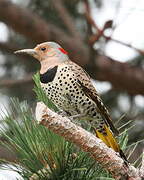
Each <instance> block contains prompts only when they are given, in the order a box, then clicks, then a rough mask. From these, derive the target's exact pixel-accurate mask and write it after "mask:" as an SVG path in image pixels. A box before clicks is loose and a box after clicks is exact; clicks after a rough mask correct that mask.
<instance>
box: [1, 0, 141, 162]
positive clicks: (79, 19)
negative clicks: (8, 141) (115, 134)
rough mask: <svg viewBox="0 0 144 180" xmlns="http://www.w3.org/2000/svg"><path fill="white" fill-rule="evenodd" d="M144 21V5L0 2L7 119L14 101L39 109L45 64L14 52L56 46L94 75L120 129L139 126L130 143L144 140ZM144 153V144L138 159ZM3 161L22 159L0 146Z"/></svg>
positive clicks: (116, 0) (103, 0) (114, 0)
mask: <svg viewBox="0 0 144 180" xmlns="http://www.w3.org/2000/svg"><path fill="white" fill-rule="evenodd" d="M143 19H144V1H143V0H139V3H138V2H137V0H127V1H125V0H73V1H69V0H43V1H40V0H25V1H23V0H11V1H10V0H0V114H1V116H3V115H4V114H5V112H6V110H8V109H9V103H10V98H11V97H18V98H19V99H20V101H23V100H27V101H28V103H29V104H30V105H31V107H32V108H34V107H35V104H36V97H35V94H34V92H33V90H32V89H33V85H34V84H33V81H32V75H33V74H34V73H35V72H37V71H38V69H39V64H38V62H37V61H36V60H34V59H33V58H30V57H27V56H15V55H14V54H13V52H14V51H15V50H18V49H22V48H33V47H34V46H36V44H38V43H41V42H45V41H55V42H58V43H60V44H61V45H62V46H63V47H64V48H65V49H66V50H67V51H68V52H69V56H70V58H71V60H73V61H75V62H76V63H78V64H79V65H81V66H82V67H83V68H85V69H86V71H87V72H88V73H89V74H90V75H91V77H92V80H93V83H94V85H95V86H96V89H97V91H98V92H99V93H100V95H101V97H102V99H103V101H104V103H105V105H106V106H107V107H108V109H109V111H110V114H111V116H112V119H113V120H114V121H115V123H116V126H117V127H120V126H121V124H124V123H127V122H129V123H128V124H127V126H126V128H129V127H132V126H133V127H132V128H130V130H129V143H133V142H136V141H139V140H142V139H143V137H144V130H143V129H144V97H143V95H144V70H143V67H144V61H143V58H144V51H143V50H144V36H143V32H144V21H143ZM122 116H124V117H123V118H122V120H121V123H117V121H118V120H119V119H120V117H122ZM120 130H123V128H121V129H120ZM3 140H4V139H3V137H1V141H3ZM142 149H143V142H141V143H139V146H138V147H137V150H136V151H135V152H134V155H133V158H134V159H136V158H137V157H138V156H139V154H140V153H141V152H142ZM0 158H5V159H7V160H11V161H14V160H15V158H16V155H15V154H10V153H9V151H8V150H7V149H5V148H3V147H2V146H0Z"/></svg>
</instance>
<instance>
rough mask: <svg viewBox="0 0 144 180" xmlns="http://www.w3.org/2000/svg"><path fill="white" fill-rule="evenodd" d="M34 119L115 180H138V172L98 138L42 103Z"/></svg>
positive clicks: (38, 105)
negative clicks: (83, 152)
mask: <svg viewBox="0 0 144 180" xmlns="http://www.w3.org/2000/svg"><path fill="white" fill-rule="evenodd" d="M36 119H37V121H38V123H39V124H41V125H43V126H46V127H47V128H48V129H50V130H52V131H53V132H55V133H56V134H58V135H60V136H63V137H64V138H65V139H66V140H68V141H70V142H72V143H74V144H76V145H77V146H78V147H80V148H81V149H82V150H83V151H85V152H89V153H90V155H91V156H92V157H93V158H94V159H95V160H96V161H98V162H99V163H100V164H101V165H102V166H103V167H104V168H105V169H106V170H107V171H109V172H110V173H111V174H112V176H113V177H114V178H115V179H117V180H140V179H142V177H140V171H139V169H136V168H135V167H133V166H131V165H130V166H129V167H127V166H126V165H125V164H124V162H123V160H122V159H121V158H120V157H118V156H117V154H116V153H115V152H114V151H113V150H112V149H111V148H108V147H107V146H106V145H105V144H104V143H103V142H102V141H101V140H100V139H99V138H97V137H95V136H94V135H92V134H91V133H89V132H88V131H86V130H84V129H83V128H81V127H79V126H77V125H75V124H74V123H72V122H71V121H70V120H69V119H68V118H67V117H62V116H60V115H58V114H56V113H55V112H53V111H51V110H50V109H49V108H47V107H46V106H45V105H44V104H43V103H41V102H39V103H37V107H36Z"/></svg>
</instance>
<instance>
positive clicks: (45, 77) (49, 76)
mask: <svg viewBox="0 0 144 180" xmlns="http://www.w3.org/2000/svg"><path fill="white" fill-rule="evenodd" d="M57 68H58V66H55V67H54V68H52V69H48V71H47V72H45V73H44V74H40V81H41V83H44V84H46V83H48V82H52V81H53V79H54V77H55V75H56V72H57Z"/></svg>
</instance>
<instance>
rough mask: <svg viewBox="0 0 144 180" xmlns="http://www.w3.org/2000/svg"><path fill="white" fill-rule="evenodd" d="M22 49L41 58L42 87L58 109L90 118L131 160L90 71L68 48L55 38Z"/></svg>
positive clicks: (105, 139) (111, 145)
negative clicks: (120, 141) (69, 54)
mask: <svg viewBox="0 0 144 180" xmlns="http://www.w3.org/2000/svg"><path fill="white" fill-rule="evenodd" d="M21 53H24V54H28V55H30V56H32V57H34V58H35V59H37V60H38V61H39V63H40V65H41V68H40V84H41V87H42V89H43V90H44V92H45V93H46V95H47V97H48V98H49V99H50V100H51V101H52V102H53V103H54V104H55V105H56V106H57V107H58V109H59V110H61V111H62V112H64V113H65V114H66V115H67V116H68V117H73V118H75V119H82V120H86V121H88V122H89V123H90V125H91V127H92V128H93V129H94V131H95V134H96V136H97V137H98V138H100V139H101V140H102V141H103V142H104V143H105V144H106V145H107V146H108V147H109V148H112V149H113V150H114V151H115V152H118V153H119V155H120V156H121V158H123V160H124V162H128V161H127V158H126V156H125V154H124V153H123V151H122V150H121V148H120V145H119V144H118V142H117V140H116V136H117V135H118V133H119V132H118V130H117V129H116V127H115V126H114V124H113V122H112V119H111V117H110V114H109V112H108V109H107V108H106V106H105V105H104V104H103V102H102V99H101V97H100V95H99V94H98V92H97V91H96V89H95V87H94V86H93V84H92V82H91V78H90V76H89V74H88V73H87V72H86V71H85V70H84V69H83V68H82V67H80V66H79V65H78V64H76V63H74V62H73V61H71V60H70V58H69V56H68V52H67V51H66V50H65V49H63V48H62V47H61V46H60V45H59V44H58V43H56V42H44V43H41V44H38V45H37V46H36V47H35V48H33V49H22V50H18V51H15V54H21Z"/></svg>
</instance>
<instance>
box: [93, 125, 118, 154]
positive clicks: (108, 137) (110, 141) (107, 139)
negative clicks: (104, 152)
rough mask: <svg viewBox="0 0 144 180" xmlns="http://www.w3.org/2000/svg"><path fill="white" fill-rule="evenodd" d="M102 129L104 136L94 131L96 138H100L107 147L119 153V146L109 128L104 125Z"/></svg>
mask: <svg viewBox="0 0 144 180" xmlns="http://www.w3.org/2000/svg"><path fill="white" fill-rule="evenodd" d="M104 129H105V132H106V134H103V133H101V132H99V131H98V130H96V136H97V137H98V138H100V139H101V140H102V141H103V142H104V143H105V144H106V145H107V146H108V147H111V148H112V149H114V150H115V151H116V152H120V147H119V144H118V143H117V141H116V139H115V137H114V136H113V134H112V132H111V130H110V129H109V127H107V126H106V125H105V126H104Z"/></svg>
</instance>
